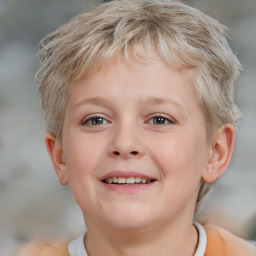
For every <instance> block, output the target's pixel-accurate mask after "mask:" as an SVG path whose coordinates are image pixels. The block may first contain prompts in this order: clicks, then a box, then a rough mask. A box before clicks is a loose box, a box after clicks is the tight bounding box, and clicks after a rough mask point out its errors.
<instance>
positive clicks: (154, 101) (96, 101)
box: [74, 97, 186, 111]
mask: <svg viewBox="0 0 256 256" xmlns="http://www.w3.org/2000/svg"><path fill="white" fill-rule="evenodd" d="M84 104H92V105H100V106H104V107H106V106H109V105H111V101H110V100H108V99H106V98H103V97H93V98H86V99H83V100H81V101H80V102H78V103H77V104H75V105H74V107H75V108H76V107H79V106H81V105H84ZM139 104H140V105H161V104H172V105H175V106H176V107H178V108H180V109H182V110H183V111H186V108H185V105H184V104H183V103H182V102H180V101H178V100H176V99H169V98H159V97H148V98H145V99H142V100H140V101H139Z"/></svg>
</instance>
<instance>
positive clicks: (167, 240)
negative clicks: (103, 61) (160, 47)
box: [45, 54, 234, 256]
mask: <svg viewBox="0 0 256 256" xmlns="http://www.w3.org/2000/svg"><path fill="white" fill-rule="evenodd" d="M233 140H234V129H233V127H232V126H231V125H228V124H227V125H225V126H223V127H222V128H221V129H219V131H218V132H217V133H216V135H215V136H214V139H213V140H212V141H211V142H210V143H209V142H207V138H206V131H205V121H204V116H203V113H202V111H201V109H200V106H199V104H198V103H197V101H196V98H195V93H194V90H193V86H192V75H191V73H190V71H188V70H184V71H182V72H177V71H174V70H172V69H170V68H169V67H168V66H167V65H166V64H165V63H164V62H163V61H162V60H161V58H160V57H159V56H158V55H157V54H154V56H153V57H152V59H151V61H150V63H148V64H145V63H140V62H138V61H136V60H132V61H130V62H128V63H127V62H125V61H123V59H122V58H121V57H120V58H115V59H113V60H112V61H111V62H110V63H109V64H107V65H106V66H104V67H102V68H101V69H100V70H98V71H97V72H96V73H94V74H93V75H91V76H85V77H84V78H83V79H81V80H80V81H78V82H76V83H73V85H72V89H71V91H70V95H69V98H68V101H67V105H66V112H65V119H64V124H63V142H62V144H61V145H60V144H59V143H58V142H57V141H56V140H55V138H54V136H53V135H51V134H46V137H45V141H46V146H47V149H48V152H49V155H50V157H51V159H52V162H53V165H54V168H55V170H56V172H57V174H58V177H59V181H60V183H61V184H63V185H65V184H67V183H70V184H71V187H72V190H73V193H74V195H75V198H76V200H77V202H78V204H79V206H80V207H81V209H82V211H83V214H84V218H85V223H86V226H87V230H88V232H87V235H86V237H85V246H86V249H87V251H88V253H89V255H93V256H96V255H119V256H120V255H140V256H141V255H147V256H148V255H177V256H178V255H179V256H180V255H184V256H186V255H188V256H189V255H194V252H195V250H196V246H197V242H198V234H197V231H196V229H195V228H194V226H193V225H192V223H193V214H194V209H195V203H196V198H197V194H198V190H199V187H200V186H199V184H200V180H201V179H204V180H205V181H207V182H213V181H215V180H216V179H217V178H218V177H219V176H220V175H221V174H222V173H223V172H224V171H225V169H226V167H227V165H228V163H229V160H230V157H231V154H232V150H233ZM113 171H121V172H123V173H124V175H128V176H129V173H130V172H138V173H139V174H141V175H146V176H149V177H151V178H153V179H154V182H153V183H150V185H145V186H141V188H140V189H137V190H136V189H135V190H134V189H129V188H128V187H122V189H121V190H120V185H115V186H112V187H111V186H108V185H106V184H104V183H103V182H102V177H104V176H105V175H111V172H113ZM117 186H118V187H117ZM135 186H136V185H135ZM135 186H132V188H137V187H135ZM113 187H114V188H113ZM115 188H117V189H115ZM123 188H124V189H123ZM156 234H157V235H156ZM156 238H157V239H156ZM184 244H186V246H184Z"/></svg>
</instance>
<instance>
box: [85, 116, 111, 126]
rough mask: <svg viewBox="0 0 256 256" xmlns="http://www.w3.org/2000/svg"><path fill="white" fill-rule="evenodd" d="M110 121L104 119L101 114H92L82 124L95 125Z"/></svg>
mask: <svg viewBox="0 0 256 256" xmlns="http://www.w3.org/2000/svg"><path fill="white" fill-rule="evenodd" d="M107 123H108V121H107V120H106V119H104V118H103V117H99V116H91V117H88V118H86V119H85V120H84V121H83V122H82V125H87V126H95V125H102V124H107Z"/></svg>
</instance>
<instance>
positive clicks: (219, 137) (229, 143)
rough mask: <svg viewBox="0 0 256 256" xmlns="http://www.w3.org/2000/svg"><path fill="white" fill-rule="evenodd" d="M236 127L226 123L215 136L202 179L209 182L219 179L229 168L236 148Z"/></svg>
mask: <svg viewBox="0 0 256 256" xmlns="http://www.w3.org/2000/svg"><path fill="white" fill-rule="evenodd" d="M234 137H235V129H234V127H233V126H232V125H231V124H226V125H224V126H223V127H222V128H221V129H220V130H219V131H218V133H217V134H216V136H215V137H214V140H213V143H212V147H211V152H210V156H209V159H208V163H207V166H206V168H205V170H204V171H203V173H202V179H203V180H204V181H205V182H207V183H212V182H214V181H215V180H217V179H218V178H219V177H220V176H221V175H222V174H223V173H224V172H225V170H226V169H227V167H228V165H229V162H230V159H231V156H232V153H233V148H234Z"/></svg>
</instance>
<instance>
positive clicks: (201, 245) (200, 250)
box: [68, 222, 207, 256]
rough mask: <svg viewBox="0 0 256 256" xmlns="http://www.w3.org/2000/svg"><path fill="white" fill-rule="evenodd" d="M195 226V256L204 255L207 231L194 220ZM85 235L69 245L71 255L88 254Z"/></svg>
mask: <svg viewBox="0 0 256 256" xmlns="http://www.w3.org/2000/svg"><path fill="white" fill-rule="evenodd" d="M194 226H195V227H196V229H197V231H198V246H197V249H196V252H195V254H194V256H203V255H204V254H205V249H206V244H207V236H206V232H205V229H204V227H203V226H202V225H200V224H199V223H197V222H194ZM84 236H85V234H82V235H80V236H79V237H78V238H77V239H75V240H74V241H72V242H71V243H70V244H69V245H68V251H69V255H70V256H88V255H87V252H86V250H85V246H84Z"/></svg>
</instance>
